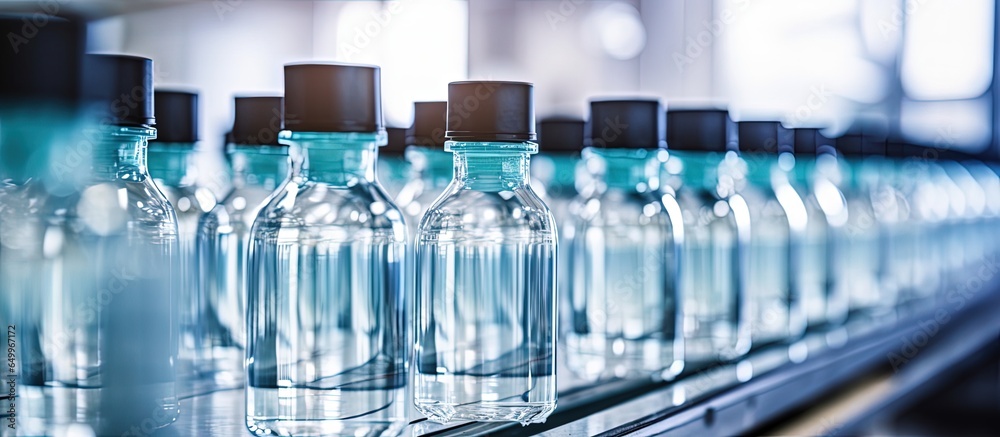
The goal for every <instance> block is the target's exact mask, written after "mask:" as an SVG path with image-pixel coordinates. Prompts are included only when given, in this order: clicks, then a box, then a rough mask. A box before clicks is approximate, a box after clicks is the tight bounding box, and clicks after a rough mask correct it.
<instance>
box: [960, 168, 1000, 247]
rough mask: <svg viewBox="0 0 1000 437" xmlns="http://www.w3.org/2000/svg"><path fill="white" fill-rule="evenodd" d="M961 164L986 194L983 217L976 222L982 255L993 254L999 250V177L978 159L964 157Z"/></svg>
mask: <svg viewBox="0 0 1000 437" xmlns="http://www.w3.org/2000/svg"><path fill="white" fill-rule="evenodd" d="M962 165H964V166H965V168H967V169H968V170H969V173H970V174H971V175H972V177H973V178H974V179H975V180H976V183H978V184H979V186H980V187H981V188H982V190H983V195H984V196H986V204H985V208H984V211H983V217H982V219H981V220H979V222H978V223H977V224H976V228H977V229H978V233H979V237H978V238H980V239H982V240H983V245H984V253H983V256H984V257H989V256H992V255H995V254H996V253H997V251H998V250H1000V244H998V236H1000V223H998V221H1000V177H998V176H997V174H996V173H995V172H993V170H992V169H990V167H989V166H988V165H986V164H985V163H983V162H982V161H979V160H972V159H966V160H964V161H963V162H962Z"/></svg>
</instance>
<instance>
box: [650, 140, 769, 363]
mask: <svg viewBox="0 0 1000 437" xmlns="http://www.w3.org/2000/svg"><path fill="white" fill-rule="evenodd" d="M721 158H722V157H721V155H719V154H716V153H700V152H671V154H670V158H669V160H668V163H667V165H666V169H667V170H668V173H669V175H664V177H665V178H666V179H667V180H670V179H677V180H678V182H677V183H672V184H671V185H674V186H676V192H677V199H678V201H679V203H680V207H681V211H682V212H683V217H684V244H683V252H682V255H681V256H682V257H683V259H684V262H683V263H682V264H681V268H682V272H681V278H682V283H681V288H682V289H681V295H682V299H683V304H682V308H683V310H684V344H685V355H684V359H685V360H686V361H688V362H698V363H704V362H714V361H717V360H730V359H733V358H736V357H739V356H741V355H743V354H745V353H746V352H747V351H748V350H749V349H750V331H749V320H748V313H747V311H746V296H745V287H744V284H743V282H742V279H741V277H740V270H739V269H740V257H739V255H740V240H739V229H740V227H739V224H738V219H737V211H745V206H743V205H744V203H743V202H742V199H735V205H734V204H733V203H731V200H732V199H729V198H726V197H723V195H722V194H720V192H719V190H718V189H717V185H718V175H717V171H718V166H719V163H720V160H721ZM671 161H672V162H671ZM744 215H745V214H744Z"/></svg>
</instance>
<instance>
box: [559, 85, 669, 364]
mask: <svg viewBox="0 0 1000 437" xmlns="http://www.w3.org/2000/svg"><path fill="white" fill-rule="evenodd" d="M590 111H591V113H590V116H591V132H590V135H591V144H592V145H591V147H588V148H586V149H584V152H583V153H584V165H585V166H586V168H587V171H588V172H590V174H591V176H592V178H593V181H594V184H595V190H594V192H593V193H591V194H590V195H589V196H587V197H586V198H581V199H579V200H578V202H579V203H580V204H581V205H582V206H581V208H580V213H579V216H577V217H574V218H573V220H574V223H573V225H572V226H573V229H574V238H573V243H572V246H571V250H572V253H571V254H570V257H571V258H572V262H573V278H572V280H573V283H572V285H571V286H570V294H571V296H570V299H569V300H570V303H571V305H572V317H573V320H572V321H571V322H570V331H569V334H568V335H567V339H566V356H567V358H566V363H567V365H568V366H569V368H570V369H572V370H573V371H574V373H576V374H577V375H578V376H580V377H582V378H585V379H592V380H593V379H599V378H608V377H648V376H650V375H656V376H660V377H663V378H672V377H673V376H675V375H677V374H678V373H680V371H681V370H682V369H683V366H684V338H683V335H682V330H681V328H682V326H681V310H680V308H681V302H680V284H681V281H682V280H683V279H682V278H681V275H682V271H681V267H680V262H681V257H680V251H681V245H682V244H683V241H684V240H683V238H684V226H683V222H682V217H681V210H680V206H679V205H678V204H677V201H676V199H675V198H674V197H673V193H670V192H661V191H660V190H659V188H660V183H659V169H660V163H661V162H662V159H663V157H662V156H661V154H665V153H666V150H664V149H665V147H666V141H665V140H666V132H665V128H666V119H665V112H664V110H663V106H662V105H660V102H659V101H656V100H608V101H592V102H591V104H590Z"/></svg>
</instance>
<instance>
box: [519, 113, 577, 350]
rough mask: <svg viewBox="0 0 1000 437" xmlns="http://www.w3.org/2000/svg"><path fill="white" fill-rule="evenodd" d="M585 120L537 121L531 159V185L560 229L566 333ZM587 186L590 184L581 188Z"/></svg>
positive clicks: (564, 329)
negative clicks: (536, 134) (536, 139)
mask: <svg viewBox="0 0 1000 437" xmlns="http://www.w3.org/2000/svg"><path fill="white" fill-rule="evenodd" d="M585 128H586V123H585V122H584V121H583V120H578V119H574V118H565V117H552V118H547V119H544V120H542V121H541V122H539V123H538V143H539V144H538V148H539V150H540V151H539V153H538V155H536V156H535V157H534V158H533V159H532V160H531V183H532V185H531V187H532V188H533V189H535V190H536V192H538V195H539V197H541V198H542V200H543V201H544V202H545V204H546V205H548V206H549V209H550V210H551V211H552V217H553V218H555V220H556V228H557V229H558V230H559V254H558V256H557V258H558V259H557V264H558V268H557V269H556V270H557V271H558V275H559V281H558V282H559V290H558V294H559V300H558V305H557V306H558V308H559V321H560V324H561V325H560V329H561V333H567V332H569V330H570V327H571V325H570V324H569V322H570V321H571V320H573V315H572V310H571V308H572V307H573V305H572V302H571V301H570V300H569V299H570V296H571V295H572V293H571V290H572V286H573V262H572V253H573V249H572V248H571V247H572V244H573V238H574V237H575V235H574V234H575V233H576V230H575V228H574V227H573V225H574V223H573V217H574V216H575V215H576V214H578V213H579V212H580V207H581V206H582V205H581V204H580V203H579V202H575V199H577V196H578V192H577V188H576V184H577V182H580V184H581V185H589V184H588V183H587V181H586V180H587V179H588V178H587V177H584V175H583V174H582V173H584V172H583V169H582V168H581V166H580V162H581V156H580V152H581V151H582V150H583V146H584V141H585V139H584V138H585V137H586V136H587V134H586V132H585ZM584 189H585V190H586V189H589V187H585V188H584Z"/></svg>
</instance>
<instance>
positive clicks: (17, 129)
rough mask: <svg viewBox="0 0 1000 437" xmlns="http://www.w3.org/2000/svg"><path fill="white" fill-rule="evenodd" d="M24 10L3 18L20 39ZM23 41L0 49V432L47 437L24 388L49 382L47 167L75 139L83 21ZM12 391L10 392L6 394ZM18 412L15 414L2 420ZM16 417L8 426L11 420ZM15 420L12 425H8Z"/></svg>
mask: <svg viewBox="0 0 1000 437" xmlns="http://www.w3.org/2000/svg"><path fill="white" fill-rule="evenodd" d="M31 19H32V16H31V15H30V14H24V15H20V14H0V34H3V35H21V32H22V31H23V29H24V26H25V23H28V22H30V20H31ZM46 23H47V24H46V27H45V29H44V31H43V32H38V34H37V35H35V36H34V37H33V38H32V39H31V41H30V43H29V44H3V45H0V78H2V79H0V320H2V321H3V322H2V323H3V325H2V326H3V328H2V329H4V330H5V331H6V333H5V335H4V338H5V341H4V343H3V344H4V345H5V346H4V348H3V350H4V352H5V353H4V355H3V356H4V361H3V363H4V366H3V368H2V371H0V381H2V382H0V387H2V389H3V396H2V397H3V401H0V405H2V406H3V408H2V409H0V411H2V413H0V416H3V417H2V418H0V423H2V426H0V435H2V436H14V435H15V434H19V435H45V434H51V433H53V432H54V430H53V429H52V428H51V427H50V426H51V425H52V422H51V420H49V419H50V418H49V416H48V415H47V414H46V412H45V410H44V407H45V406H44V405H41V402H38V401H33V402H32V401H29V400H30V399H32V398H31V397H29V396H28V394H29V392H34V393H38V392H39V391H40V390H41V387H44V386H45V370H46V366H45V364H46V363H45V359H46V356H45V355H44V354H43V351H42V346H43V342H42V338H41V337H40V335H41V334H40V330H41V328H42V326H43V324H44V322H45V321H44V320H43V317H42V315H43V308H44V307H43V306H42V302H43V300H42V297H41V294H42V293H43V291H45V290H46V287H45V282H46V281H47V280H48V278H46V277H45V276H44V275H45V273H46V272H45V270H44V268H43V261H44V255H45V252H44V249H45V246H44V241H45V233H44V220H43V219H44V216H43V215H44V212H45V211H46V210H47V209H48V207H49V206H50V203H51V200H50V198H51V195H50V193H49V192H48V189H47V188H48V184H49V183H52V182H54V175H55V173H56V172H55V171H53V169H52V168H50V166H49V163H50V162H52V161H54V160H55V159H56V158H60V157H62V154H61V153H60V152H65V151H67V150H68V149H69V147H68V146H69V145H70V144H76V139H77V137H76V134H77V133H78V132H79V129H80V125H81V117H80V114H79V104H80V97H81V91H82V90H81V86H80V85H81V83H80V76H81V69H82V66H83V58H84V54H83V53H84V46H85V45H86V41H85V40H86V23H83V22H77V21H72V20H68V19H64V18H58V17H54V16H49V17H47V22H46ZM10 390H14V391H15V392H16V393H15V395H16V396H15V397H11V398H8V397H7V395H8V392H9V391H10ZM11 406H13V407H14V408H15V413H16V416H13V419H12V418H11V417H9V416H7V414H8V412H9V409H10V407H11ZM11 420H12V421H13V423H12V421H11ZM12 426H13V428H12Z"/></svg>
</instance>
